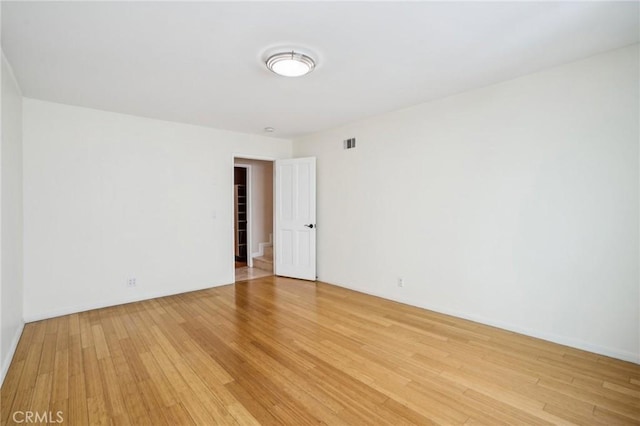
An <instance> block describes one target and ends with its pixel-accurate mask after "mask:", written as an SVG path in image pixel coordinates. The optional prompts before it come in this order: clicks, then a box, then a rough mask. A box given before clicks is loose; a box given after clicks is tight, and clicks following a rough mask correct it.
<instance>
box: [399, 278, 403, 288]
mask: <svg viewBox="0 0 640 426" xmlns="http://www.w3.org/2000/svg"><path fill="white" fill-rule="evenodd" d="M398 287H404V279H403V278H398Z"/></svg>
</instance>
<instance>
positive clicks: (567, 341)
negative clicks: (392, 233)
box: [319, 278, 640, 364]
mask: <svg viewBox="0 0 640 426" xmlns="http://www.w3.org/2000/svg"><path fill="white" fill-rule="evenodd" d="M319 280H320V281H322V279H320V278H319ZM323 282H327V281H323ZM329 284H331V285H335V286H338V287H343V288H348V289H349V290H353V291H357V292H359V293H364V294H368V295H371V296H376V297H380V298H382V299H387V300H392V301H394V302H399V303H403V304H405V305H410V306H415V307H418V308H422V309H427V310H429V311H433V312H437V313H441V314H445V315H451V316H453V317H456V318H462V319H466V320H469V321H473V322H477V323H480V324H484V325H490V326H492V327H497V328H501V329H503V330H508V331H513V332H515V333H518V334H523V335H525V336H529V337H535V338H537V339H542V340H546V341H548V342H552V343H558V344H560V345H564V346H569V347H572V348H575V349H580V350H583V351H587V352H592V353H595V354H598V355H604V356H608V357H611V358H616V359H619V360H622V361H628V362H632V363H634V364H640V353H637V354H636V353H633V352H628V351H623V350H619V349H616V348H609V347H606V346H600V345H595V344H592V343H588V342H584V341H582V340H579V339H574V338H571V337H567V336H560V335H557V334H553V333H546V332H541V331H538V330H532V329H528V328H525V327H518V326H514V325H512V324H507V323H504V322H501V321H496V320H493V319H489V318H484V317H480V316H476V315H468V314H465V313H463V312H458V311H455V310H451V309H448V308H442V307H440V306H435V305H430V304H428V303H421V302H417V301H415V300H413V299H408V298H403V297H397V296H390V295H387V294H382V293H380V292H372V291H369V290H368V289H363V288H359V287H355V286H348V285H342V284H333V283H329Z"/></svg>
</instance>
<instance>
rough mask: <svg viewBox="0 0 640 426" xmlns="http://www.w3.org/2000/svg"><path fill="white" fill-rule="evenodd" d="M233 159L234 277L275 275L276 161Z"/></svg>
mask: <svg viewBox="0 0 640 426" xmlns="http://www.w3.org/2000/svg"><path fill="white" fill-rule="evenodd" d="M233 163H234V164H233V166H234V167H233V206H234V207H233V208H234V211H233V216H234V220H233V223H234V229H233V235H234V241H233V258H234V271H235V281H244V280H249V279H255V278H262V277H265V276H270V275H273V161H271V160H257V159H251V158H243V157H234V161H233Z"/></svg>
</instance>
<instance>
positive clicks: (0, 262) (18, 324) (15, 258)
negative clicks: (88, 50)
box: [0, 54, 24, 383]
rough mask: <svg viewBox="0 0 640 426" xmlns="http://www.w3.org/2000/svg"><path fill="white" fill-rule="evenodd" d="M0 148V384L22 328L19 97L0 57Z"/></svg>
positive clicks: (20, 105)
mask: <svg viewBox="0 0 640 426" xmlns="http://www.w3.org/2000/svg"><path fill="white" fill-rule="evenodd" d="M1 73H2V114H1V116H2V124H1V127H2V132H1V134H2V141H1V144H0V145H1V149H0V160H1V169H0V171H1V173H0V182H1V185H0V217H1V226H0V236H1V238H0V367H1V370H0V383H2V381H3V380H4V377H5V374H6V373H7V370H8V369H9V364H10V363H11V358H12V357H13V354H14V352H15V349H16V346H17V344H18V340H19V338H20V334H21V333H22V327H23V326H24V321H23V319H22V318H23V316H22V296H23V281H22V279H23V277H22V219H23V218H22V95H21V93H20V88H19V86H18V83H17V82H16V80H15V78H14V76H13V71H12V70H11V66H10V65H9V63H8V62H7V60H6V59H5V57H4V54H2V72H1Z"/></svg>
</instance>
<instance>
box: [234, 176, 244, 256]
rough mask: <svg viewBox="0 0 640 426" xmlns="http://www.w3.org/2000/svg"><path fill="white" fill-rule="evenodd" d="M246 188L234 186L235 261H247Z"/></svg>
mask: <svg viewBox="0 0 640 426" xmlns="http://www.w3.org/2000/svg"><path fill="white" fill-rule="evenodd" d="M246 199H247V187H246V186H245V185H234V200H235V206H234V212H235V218H234V219H235V228H234V229H235V247H236V253H235V254H236V261H238V262H246V260H247V202H246Z"/></svg>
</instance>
